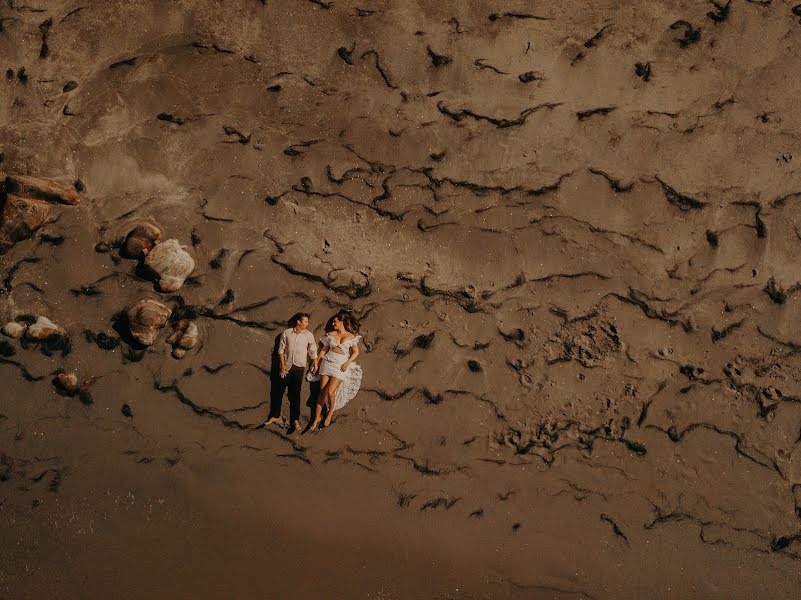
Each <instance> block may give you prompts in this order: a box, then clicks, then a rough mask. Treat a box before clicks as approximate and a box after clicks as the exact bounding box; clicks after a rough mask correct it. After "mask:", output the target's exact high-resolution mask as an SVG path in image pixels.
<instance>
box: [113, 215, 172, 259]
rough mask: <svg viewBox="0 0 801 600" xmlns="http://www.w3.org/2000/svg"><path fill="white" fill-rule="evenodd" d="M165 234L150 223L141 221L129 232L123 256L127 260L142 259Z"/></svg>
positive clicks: (123, 248) (123, 247)
mask: <svg viewBox="0 0 801 600" xmlns="http://www.w3.org/2000/svg"><path fill="white" fill-rule="evenodd" d="M162 235H164V233H163V232H162V231H161V228H160V227H159V226H158V225H156V224H154V223H151V222H150V221H141V222H139V223H137V224H136V226H135V227H134V228H133V229H131V231H129V232H128V235H127V236H126V237H125V243H124V244H123V246H122V252H121V254H122V255H123V256H124V257H126V258H141V257H143V256H147V254H148V253H150V251H151V250H152V249H153V248H154V247H155V245H156V244H158V243H159V240H161V236H162Z"/></svg>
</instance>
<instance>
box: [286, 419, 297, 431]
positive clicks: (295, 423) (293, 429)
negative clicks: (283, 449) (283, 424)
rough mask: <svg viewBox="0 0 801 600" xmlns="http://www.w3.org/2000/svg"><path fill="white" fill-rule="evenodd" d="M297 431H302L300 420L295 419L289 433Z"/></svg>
mask: <svg viewBox="0 0 801 600" xmlns="http://www.w3.org/2000/svg"><path fill="white" fill-rule="evenodd" d="M296 431H300V421H293V422H292V427H290V428H289V431H287V433H295V432H296Z"/></svg>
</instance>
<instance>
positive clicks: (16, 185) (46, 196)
mask: <svg viewBox="0 0 801 600" xmlns="http://www.w3.org/2000/svg"><path fill="white" fill-rule="evenodd" d="M78 188H82V186H81V185H80V183H79V182H76V183H75V184H74V185H72V186H68V185H65V184H63V183H59V182H57V181H55V180H53V179H38V178H35V177H24V176H21V175H9V176H8V177H6V179H5V182H4V184H3V190H2V192H1V193H0V254H5V253H6V252H8V250H10V249H11V248H12V247H13V246H14V244H16V243H17V242H20V241H22V240H25V239H27V238H29V237H31V235H33V233H34V232H35V231H36V230H37V229H39V228H40V227H41V226H42V225H44V224H45V223H47V222H48V221H49V220H50V219H51V218H53V217H54V216H55V213H56V212H57V210H58V207H59V205H67V206H75V205H77V204H80V201H81V198H80V195H79V194H78Z"/></svg>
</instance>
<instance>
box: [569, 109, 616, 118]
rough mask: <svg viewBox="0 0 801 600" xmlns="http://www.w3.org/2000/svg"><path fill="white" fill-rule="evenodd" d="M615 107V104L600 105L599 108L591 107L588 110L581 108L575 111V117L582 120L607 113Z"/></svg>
mask: <svg viewBox="0 0 801 600" xmlns="http://www.w3.org/2000/svg"><path fill="white" fill-rule="evenodd" d="M616 108H617V106H602V107H600V108H591V109H589V110H582V111H579V112H577V113H576V118H577V119H578V120H579V121H583V120H584V119H589V118H590V117H594V116H596V115H608V114H609V113H611V112H612V111H614V110H615V109H616Z"/></svg>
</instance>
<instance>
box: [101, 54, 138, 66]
mask: <svg viewBox="0 0 801 600" xmlns="http://www.w3.org/2000/svg"><path fill="white" fill-rule="evenodd" d="M138 58H139V57H138V56H134V57H132V58H125V59H123V60H118V61H117V62H115V63H111V64H110V65H109V66H108V68H109V69H119V68H120V67H126V66H127V67H132V66H134V64H136V61H137V59H138Z"/></svg>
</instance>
